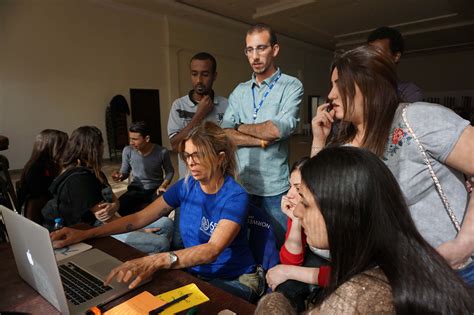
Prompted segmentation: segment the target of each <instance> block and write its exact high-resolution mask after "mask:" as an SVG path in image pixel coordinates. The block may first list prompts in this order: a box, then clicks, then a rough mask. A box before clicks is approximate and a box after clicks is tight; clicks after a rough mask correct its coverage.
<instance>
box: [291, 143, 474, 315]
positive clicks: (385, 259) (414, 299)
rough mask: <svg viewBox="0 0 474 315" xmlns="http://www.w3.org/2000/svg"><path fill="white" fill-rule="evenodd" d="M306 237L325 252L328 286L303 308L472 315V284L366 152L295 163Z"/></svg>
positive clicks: (331, 152)
mask: <svg viewBox="0 0 474 315" xmlns="http://www.w3.org/2000/svg"><path fill="white" fill-rule="evenodd" d="M301 174H302V183H301V186H300V194H301V197H302V200H301V202H300V203H299V204H298V205H297V207H296V209H295V211H294V214H295V216H296V217H298V218H300V219H301V220H302V225H303V227H304V229H305V231H306V235H307V241H308V244H310V245H311V246H315V247H317V248H326V249H329V250H330V252H331V275H330V278H329V285H328V287H327V288H326V289H324V290H323V294H322V295H321V296H320V300H319V301H318V302H317V306H316V308H315V309H314V310H312V311H310V312H309V313H310V314H355V313H357V314H380V313H384V314H387V313H397V314H472V313H473V312H474V298H473V295H472V294H473V292H472V289H471V288H469V287H468V285H467V284H465V283H464V281H462V279H461V278H460V277H459V276H458V275H457V274H456V273H455V272H454V271H453V270H452V269H451V268H450V267H449V266H448V264H447V263H446V261H445V260H444V259H443V258H442V257H441V256H440V255H439V254H438V253H437V252H436V251H435V250H434V248H432V247H431V246H430V245H429V244H428V243H427V242H426V241H425V240H424V239H423V237H422V236H421V235H420V233H419V232H418V231H417V229H416V227H415V225H414V223H413V220H412V218H411V215H410V212H409V210H408V207H407V205H406V203H405V200H404V199H403V195H402V192H401V190H400V187H399V186H398V183H397V181H396V179H395V178H394V176H393V175H392V173H391V172H390V170H389V169H388V168H387V167H386V166H385V164H384V163H383V162H382V161H381V160H380V159H379V158H378V157H377V156H376V155H375V154H373V153H371V152H369V151H367V150H363V149H358V148H354V147H349V146H346V147H332V148H326V149H324V150H322V151H321V152H319V154H318V155H316V156H315V157H313V158H312V159H311V160H310V161H309V162H307V163H306V164H305V165H304V166H303V168H302V170H301Z"/></svg>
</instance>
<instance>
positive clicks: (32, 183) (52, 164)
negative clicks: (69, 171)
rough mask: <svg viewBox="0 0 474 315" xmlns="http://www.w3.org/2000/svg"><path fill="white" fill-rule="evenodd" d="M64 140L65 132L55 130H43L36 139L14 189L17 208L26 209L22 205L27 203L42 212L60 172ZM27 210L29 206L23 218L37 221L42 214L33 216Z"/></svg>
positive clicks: (65, 139)
mask: <svg viewBox="0 0 474 315" xmlns="http://www.w3.org/2000/svg"><path fill="white" fill-rule="evenodd" d="M67 139H68V136H67V134H66V133H65V132H62V131H59V130H55V129H45V130H43V131H41V132H40V133H39V134H38V135H37V136H36V139H35V142H34V144H33V150H32V152H31V156H30V159H29V160H28V162H26V164H25V166H24V167H23V171H22V173H21V177H20V181H19V183H18V186H17V187H18V190H17V194H18V201H19V206H20V207H23V206H27V205H25V202H26V201H27V200H28V202H29V203H30V204H31V203H35V205H37V206H39V209H41V208H42V206H43V205H44V204H45V203H46V202H47V201H48V200H49V199H51V197H52V195H51V193H50V192H49V191H48V188H49V186H50V185H51V183H52V182H53V180H54V178H56V176H58V174H59V172H60V170H61V167H60V159H61V155H62V153H63V151H64V148H65V146H66V143H67ZM28 208H31V207H27V209H25V216H27V217H28V218H30V219H32V220H33V221H36V222H40V221H41V214H40V213H39V212H38V213H32V212H31V211H30V210H31V209H28Z"/></svg>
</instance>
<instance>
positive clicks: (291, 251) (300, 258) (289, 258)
mask: <svg viewBox="0 0 474 315" xmlns="http://www.w3.org/2000/svg"><path fill="white" fill-rule="evenodd" d="M308 160H309V158H308V157H304V158H301V159H300V160H298V161H296V162H295V163H294V164H293V166H292V168H291V171H290V190H288V193H287V194H286V195H285V196H283V198H282V201H281V210H282V212H283V213H285V214H286V215H287V216H288V228H287V231H286V238H285V243H284V244H283V246H282V247H281V249H280V261H281V264H279V265H276V266H275V267H273V268H271V269H270V270H268V272H267V275H266V278H267V283H268V286H269V287H270V288H271V289H272V290H273V291H277V292H281V293H283V294H284V295H285V296H286V297H287V298H288V299H289V300H290V301H291V304H292V305H293V306H294V307H295V308H296V310H297V311H298V312H301V311H303V310H304V309H305V305H306V299H307V298H308V296H310V294H317V292H318V291H319V290H318V289H317V287H316V286H319V287H325V286H327V283H328V280H329V271H330V267H329V266H328V265H329V261H328V260H329V259H330V255H329V251H328V250H321V249H318V248H315V247H309V249H310V250H309V251H308V250H307V249H306V234H305V232H304V230H303V228H302V227H301V220H300V219H299V218H297V217H295V216H294V214H293V211H294V209H295V207H296V205H297V204H298V203H299V202H300V200H301V197H300V195H299V187H300V184H301V173H300V169H301V167H302V166H303V165H304V164H305V163H306V162H307V161H308Z"/></svg>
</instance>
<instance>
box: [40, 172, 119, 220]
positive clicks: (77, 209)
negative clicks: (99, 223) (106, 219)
mask: <svg viewBox="0 0 474 315" xmlns="http://www.w3.org/2000/svg"><path fill="white" fill-rule="evenodd" d="M102 175H103V178H104V181H105V184H103V183H101V182H100V181H99V180H98V179H97V178H96V177H95V175H94V173H93V171H92V170H91V169H89V168H86V167H74V168H70V169H68V170H66V171H65V172H63V173H62V174H61V175H59V176H58V177H57V178H56V179H55V180H54V182H53V184H52V185H51V187H50V189H49V190H50V192H51V193H52V194H53V196H54V197H53V199H51V200H50V201H48V203H47V204H46V205H45V206H44V208H43V210H42V211H41V213H42V214H43V217H44V218H45V223H46V225H47V226H49V227H52V226H54V219H55V218H57V217H60V218H62V219H63V225H64V226H70V225H74V224H76V223H79V222H84V223H88V224H93V223H94V222H95V216H94V214H93V213H92V211H90V210H91V208H92V207H94V206H95V205H97V204H98V203H100V202H101V201H103V200H104V198H103V196H102V190H103V189H104V188H108V187H110V186H109V185H108V183H107V180H106V177H105V175H104V174H102Z"/></svg>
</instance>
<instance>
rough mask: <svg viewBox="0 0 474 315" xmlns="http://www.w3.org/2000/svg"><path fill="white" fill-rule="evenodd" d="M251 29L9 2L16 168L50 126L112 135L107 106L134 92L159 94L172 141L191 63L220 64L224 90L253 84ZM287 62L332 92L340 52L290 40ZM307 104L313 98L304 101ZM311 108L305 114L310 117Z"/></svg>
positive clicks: (103, 6) (5, 2)
mask: <svg viewBox="0 0 474 315" xmlns="http://www.w3.org/2000/svg"><path fill="white" fill-rule="evenodd" d="M246 29H247V26H246V25H243V24H240V23H236V22H233V21H225V20H223V19H209V20H206V19H202V18H200V19H189V18H188V19H181V18H177V17H171V16H164V15H159V14H156V13H155V14H152V13H149V12H142V11H138V10H134V9H130V8H127V7H123V6H114V5H113V4H111V2H105V1H65V0H46V1H41V2H40V1H34V0H2V1H0V38H1V41H0V43H1V44H0V45H1V47H0V48H1V49H0V134H2V135H6V136H8V137H9V138H10V143H11V144H10V148H9V150H7V151H4V152H2V153H4V154H5V155H6V156H7V157H8V158H9V159H10V162H11V168H12V169H18V168H21V167H23V165H24V163H25V162H26V160H27V159H28V157H29V154H30V151H31V146H32V143H33V139H34V136H35V135H36V134H37V133H38V132H39V131H41V130H42V129H45V128H56V129H60V130H64V131H66V132H68V133H70V132H71V131H72V130H74V129H75V128H77V127H79V126H81V125H86V124H88V125H96V126H98V127H99V128H100V129H101V130H103V131H104V132H105V114H104V111H105V107H106V106H107V104H108V102H109V101H110V99H111V98H112V97H113V96H114V95H116V94H123V95H124V96H125V97H126V98H127V100H129V89H130V88H154V89H159V90H160V101H161V122H162V126H161V128H162V134H163V141H164V144H165V145H167V146H169V142H168V140H167V137H166V134H167V132H166V126H167V120H168V115H169V108H170V106H171V102H172V101H173V100H174V99H175V98H177V97H179V96H181V95H183V94H184V93H186V92H187V91H188V89H190V82H189V70H188V62H189V58H190V57H191V56H192V55H193V54H194V53H196V52H198V51H208V52H210V53H212V54H214V55H215V57H216V58H217V60H218V72H219V77H218V80H217V82H216V84H215V89H216V91H217V93H219V94H221V95H223V96H228V94H229V93H230V92H231V91H232V90H233V88H234V87H235V85H236V84H237V83H238V82H241V81H244V80H248V79H249V78H250V75H251V70H250V67H249V65H248V63H247V60H246V58H245V56H244V54H243V52H242V50H243V47H244V36H245V31H246ZM281 46H282V49H281V55H280V57H279V65H280V66H281V67H282V70H283V71H284V72H286V73H288V74H290V75H294V76H298V77H300V78H301V79H302V80H303V83H304V84H305V90H306V92H307V93H309V94H320V93H326V91H327V80H326V78H327V71H326V69H327V66H328V64H329V61H330V58H331V53H330V52H327V51H325V50H322V49H319V48H316V47H314V46H310V45H307V44H305V43H301V42H298V41H295V40H291V39H288V38H284V37H281ZM304 100H305V101H306V96H305V98H304ZM305 113H306V111H303V116H304V115H305ZM304 117H305V116H304Z"/></svg>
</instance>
